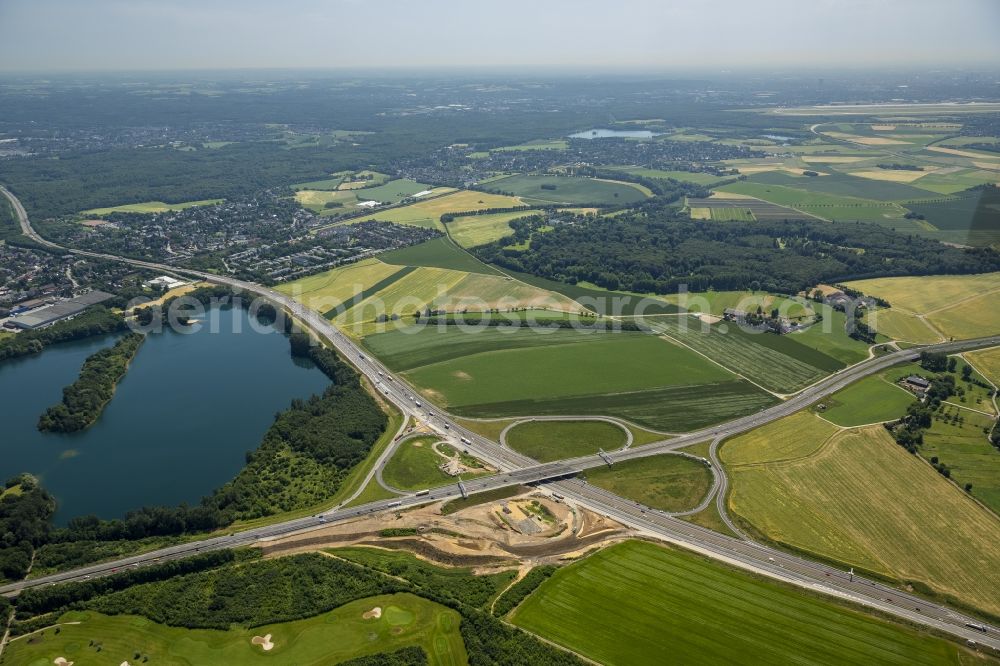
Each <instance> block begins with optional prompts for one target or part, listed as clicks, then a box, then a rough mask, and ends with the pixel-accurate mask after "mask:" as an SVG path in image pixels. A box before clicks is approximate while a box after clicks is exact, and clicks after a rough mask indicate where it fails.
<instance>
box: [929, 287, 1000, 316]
mask: <svg viewBox="0 0 1000 666" xmlns="http://www.w3.org/2000/svg"><path fill="white" fill-rule="evenodd" d="M997 292H1000V287H994V288H993V289H990V290H989V291H984V292H983V293H981V294H974V295H972V296H966V297H965V298H962V299H959V300H957V301H955V302H954V303H949V304H948V305H942V306H941V307H939V308H935V309H933V310H928V311H927V312H924V313H923V314H921V315H918V316H920V317H926V316H927V315H932V314H936V313H938V312H943V311H945V310H950V309H952V308H955V307H958V306H959V305H961V304H962V303H966V302H968V301H973V300H975V299H977V298H982V297H983V296H989V295H991V294H995V293H997ZM914 314H916V313H914Z"/></svg>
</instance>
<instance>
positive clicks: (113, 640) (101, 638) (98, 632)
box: [4, 594, 467, 666]
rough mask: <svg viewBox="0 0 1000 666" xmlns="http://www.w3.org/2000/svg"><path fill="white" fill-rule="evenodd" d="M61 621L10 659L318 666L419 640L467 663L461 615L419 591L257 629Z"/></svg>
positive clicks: (112, 664)
mask: <svg viewBox="0 0 1000 666" xmlns="http://www.w3.org/2000/svg"><path fill="white" fill-rule="evenodd" d="M375 607H379V608H381V609H382V616H381V617H380V618H378V619H376V618H371V619H367V620H366V619H363V618H362V615H363V614H364V613H366V612H368V611H370V610H371V609H372V608H375ZM60 622H62V623H64V624H62V626H61V627H60V631H59V633H58V634H56V633H55V630H53V629H49V630H46V631H45V632H44V633H43V634H34V635H32V636H31V637H30V638H21V639H19V640H15V641H13V642H11V643H10V644H9V645H8V646H7V649H6V650H5V651H4V659H5V661H7V662H8V663H11V664H20V665H22V666H50V665H51V664H52V663H53V661H54V660H55V659H56V658H58V657H63V658H64V659H66V660H67V661H69V662H75V663H77V664H81V665H82V664H107V665H109V666H119V665H120V664H122V663H123V662H126V661H128V662H129V663H131V664H133V666H138V664H140V663H145V662H146V661H148V663H150V664H180V665H189V666H197V665H201V664H253V663H258V662H260V663H265V664H289V665H291V664H296V665H307V664H315V665H316V666H319V665H320V664H331V663H337V662H341V661H346V660H348V659H353V658H356V657H361V656H365V655H373V654H379V653H384V652H393V651H395V650H399V649H400V648H404V647H407V646H411V645H416V646H420V647H421V648H422V649H423V650H424V652H425V653H426V654H427V657H428V660H429V662H430V663H432V664H446V665H449V666H450V665H452V664H454V665H455V666H458V665H460V664H465V663H467V656H466V654H465V646H464V645H463V643H462V637H461V635H460V634H459V630H458V625H459V622H460V617H459V614H458V613H457V612H455V611H453V610H451V609H450V608H446V607H444V606H441V605H439V604H436V603H434V602H432V601H428V600H426V599H422V598H420V597H417V596H414V595H412V594H393V595H383V596H378V597H370V598H368V599H362V600H360V601H354V602H352V603H349V604H346V605H344V606H341V607H340V608H338V609H336V610H334V611H332V612H329V613H323V614H322V615H317V616H315V617H311V618H308V619H305V620H297V621H294V622H283V623H280V624H272V625H267V626H263V627H257V628H255V629H243V628H233V629H230V630H229V631H218V630H211V629H181V628H177V627H169V626H166V625H163V624H157V623H155V622H153V621H152V620H148V619H146V618H143V617H137V616H134V615H118V616H107V615H102V614H100V613H93V612H79V611H74V612H69V613H66V614H64V615H63V616H62V617H61V618H60ZM68 623H74V624H68ZM75 623H79V624H75ZM267 634H270V635H271V641H272V643H273V644H274V647H273V648H272V649H271V650H270V651H267V652H265V651H264V650H263V649H262V648H261V647H259V646H256V645H253V644H251V639H252V638H253V637H254V636H261V637H263V636H266V635H267ZM98 647H99V648H100V649H99V650H98ZM136 654H139V655H140V656H139V657H138V658H137V657H136ZM143 657H147V659H146V660H144V659H143Z"/></svg>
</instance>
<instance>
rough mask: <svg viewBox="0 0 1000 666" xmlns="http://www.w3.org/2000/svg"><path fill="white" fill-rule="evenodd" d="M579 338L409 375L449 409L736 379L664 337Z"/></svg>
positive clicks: (579, 335) (446, 363)
mask: <svg viewBox="0 0 1000 666" xmlns="http://www.w3.org/2000/svg"><path fill="white" fill-rule="evenodd" d="M533 334H534V335H539V336H540V337H541V334H540V333H537V332H533ZM576 336H577V338H579V339H580V341H576V342H567V343H565V344H559V345H549V346H546V347H537V346H533V347H528V348H526V349H504V350H500V351H492V352H484V353H480V354H476V355H474V356H465V357H460V358H454V359H452V360H448V361H442V362H439V363H435V364H433V365H425V366H423V367H420V368H417V369H414V370H410V371H407V372H406V373H405V375H406V377H407V378H408V379H409V380H411V381H412V382H413V383H414V384H415V385H416V386H417V387H419V388H420V389H421V391H422V392H423V393H424V394H425V395H427V396H429V397H432V398H434V399H436V400H440V401H442V402H443V404H444V405H447V406H448V407H463V406H469V405H486V404H489V403H494V402H505V401H508V400H546V399H553V398H565V397H573V396H582V395H591V394H594V393H609V394H615V393H624V392H632V391H642V390H647V389H656V388H663V387H667V386H679V385H684V386H690V385H698V384H710V383H713V382H719V381H726V380H728V379H730V378H731V375H730V374H729V373H728V372H726V371H725V370H723V369H721V368H719V367H718V366H715V365H713V364H711V363H710V362H708V361H707V360H705V359H703V358H701V357H700V356H698V355H697V354H694V353H692V352H690V351H689V350H686V349H683V348H681V347H678V346H677V345H673V344H670V343H669V342H666V341H664V340H661V339H659V338H657V337H653V336H648V335H621V334H611V335H596V336H595V335H589V336H588V334H586V333H583V332H576ZM564 339H565V338H564Z"/></svg>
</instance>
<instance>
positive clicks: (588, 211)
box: [558, 208, 601, 215]
mask: <svg viewBox="0 0 1000 666" xmlns="http://www.w3.org/2000/svg"><path fill="white" fill-rule="evenodd" d="M558 210H559V212H560V213H573V214H574V215H597V214H598V213H600V212H601V209H600V208H559V209H558Z"/></svg>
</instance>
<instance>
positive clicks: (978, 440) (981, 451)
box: [920, 405, 1000, 514]
mask: <svg viewBox="0 0 1000 666" xmlns="http://www.w3.org/2000/svg"><path fill="white" fill-rule="evenodd" d="M956 416H957V417H958V419H957V420H956V419H955V417H956ZM994 423H995V420H994V418H993V417H992V416H988V415H986V414H980V413H979V412H974V411H972V410H969V409H961V408H959V407H954V406H952V405H944V406H943V407H942V409H941V412H940V413H939V414H935V417H934V422H933V424H932V425H931V428H930V430H928V431H927V432H925V433H924V443H923V446H921V447H920V455H921V456H923V457H924V458H926V459H927V460H930V459H931V458H937V459H938V460H939V461H940V462H941V463H943V464H945V465H947V466H948V469H950V470H951V478H952V480H954V481H955V483H957V484H958V485H959V486H963V487H964V486H965V484H967V483H971V484H972V495H973V497H976V498H977V499H978V500H980V501H981V502H983V504H985V505H986V506H988V507H990V508H991V509H993V511H994V512H996V513H997V514H1000V451H998V450H997V449H996V448H995V447H993V446H992V445H991V444H990V443H989V441H988V440H987V435H986V433H985V432H984V429H986V430H988V429H991V428H992V427H993V424H994Z"/></svg>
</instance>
